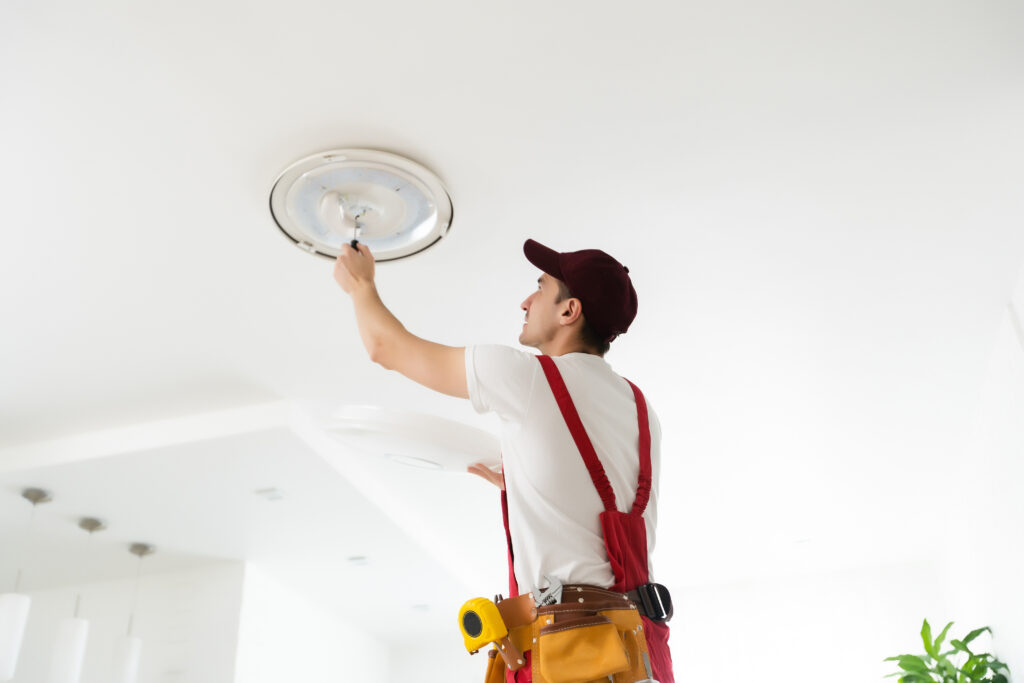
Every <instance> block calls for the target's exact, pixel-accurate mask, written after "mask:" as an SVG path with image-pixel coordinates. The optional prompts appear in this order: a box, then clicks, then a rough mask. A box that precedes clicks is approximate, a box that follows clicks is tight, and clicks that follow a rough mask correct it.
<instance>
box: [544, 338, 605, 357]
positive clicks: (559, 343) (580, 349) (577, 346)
mask: <svg viewBox="0 0 1024 683" xmlns="http://www.w3.org/2000/svg"><path fill="white" fill-rule="evenodd" d="M537 350H538V351H540V352H541V353H542V354H544V355H545V356H564V355H565V354H567V353H589V354H591V355H592V356H597V354H596V353H594V350H593V349H590V348H587V347H586V346H584V345H583V344H581V343H580V342H579V341H577V340H571V341H570V340H565V339H552V340H551V341H549V342H545V343H543V344H541V345H540V346H538V347H537ZM598 357H600V356H598Z"/></svg>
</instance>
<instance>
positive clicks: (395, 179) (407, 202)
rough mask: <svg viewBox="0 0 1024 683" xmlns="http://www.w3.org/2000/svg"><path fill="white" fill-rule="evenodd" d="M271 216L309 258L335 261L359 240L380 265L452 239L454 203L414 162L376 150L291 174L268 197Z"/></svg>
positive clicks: (321, 161) (342, 155) (333, 156)
mask: <svg viewBox="0 0 1024 683" xmlns="http://www.w3.org/2000/svg"><path fill="white" fill-rule="evenodd" d="M270 213H271V215H272V216H273V218H274V221H275V222H276V223H277V226H278V227H279V228H281V231H282V232H283V233H284V234H285V235H287V236H288V237H289V238H290V239H291V240H292V241H293V242H295V244H296V245H297V246H298V247H299V248H301V249H303V250H305V251H308V252H309V253H311V254H316V255H319V256H324V257H327V258H330V259H335V258H337V257H338V254H339V253H341V248H342V247H343V246H345V245H346V244H349V243H351V242H352V241H353V240H358V241H360V242H364V243H365V244H366V245H367V246H369V247H370V249H371V250H372V251H373V255H374V258H375V259H376V260H377V261H393V260H395V259H400V258H403V257H406V256H411V255H413V254H416V253H419V252H421V251H423V250H424V249H426V248H428V247H430V246H432V245H433V244H435V243H436V242H437V241H438V240H440V239H441V238H442V237H444V236H445V235H446V234H448V230H449V229H450V228H451V222H452V201H451V197H449V195H448V191H447V190H446V189H445V187H444V185H443V184H442V183H441V180H440V179H439V178H438V177H437V176H436V175H434V173H432V172H431V171H430V170H428V169H427V168H425V167H423V166H421V165H420V164H418V163H416V162H415V161H412V160H410V159H407V158H405V157H402V156H399V155H397V154H391V153H389V152H381V151H378V150H372V149H336V150H331V151H328V152H321V153H319V154H314V155H312V156H308V157H306V158H304V159H300V160H299V161H296V162H295V163H294V164H292V165H291V166H289V167H288V168H287V169H285V170H284V172H283V173H281V175H280V176H279V177H278V179H277V181H276V182H275V183H274V187H273V188H272V189H271V191H270Z"/></svg>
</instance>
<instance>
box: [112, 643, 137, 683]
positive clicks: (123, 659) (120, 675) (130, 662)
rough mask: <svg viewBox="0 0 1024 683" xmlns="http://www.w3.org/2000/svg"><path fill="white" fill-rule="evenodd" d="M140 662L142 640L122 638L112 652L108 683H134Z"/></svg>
mask: <svg viewBox="0 0 1024 683" xmlns="http://www.w3.org/2000/svg"><path fill="white" fill-rule="evenodd" d="M141 660H142V638H139V637H138V636H124V637H123V638H121V639H120V640H119V641H118V642H117V647H116V649H115V650H114V664H113V675H112V676H111V680H110V683H135V682H136V680H137V679H138V677H139V662H140V661H141Z"/></svg>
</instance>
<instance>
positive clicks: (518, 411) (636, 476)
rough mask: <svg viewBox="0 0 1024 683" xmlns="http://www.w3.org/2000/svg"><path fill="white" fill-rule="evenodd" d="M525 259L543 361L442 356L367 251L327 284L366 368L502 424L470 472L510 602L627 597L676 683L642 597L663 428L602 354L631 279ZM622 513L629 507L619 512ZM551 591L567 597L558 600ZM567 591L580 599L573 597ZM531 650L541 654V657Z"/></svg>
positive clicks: (594, 266)
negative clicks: (496, 499) (347, 299)
mask: <svg viewBox="0 0 1024 683" xmlns="http://www.w3.org/2000/svg"><path fill="white" fill-rule="evenodd" d="M523 251H524V254H525V255H526V258H527V259H528V260H529V261H530V262H531V263H533V264H534V265H535V266H537V267H538V268H539V269H540V270H541V271H542V273H541V276H540V277H539V278H538V279H537V289H536V290H535V291H534V292H533V293H532V294H530V296H528V297H527V298H526V300H524V301H523V302H522V304H520V308H522V310H523V311H524V312H525V321H524V324H523V328H522V331H521V333H520V336H519V343H520V344H522V345H524V346H530V347H533V348H536V349H537V350H538V351H540V353H541V355H540V356H535V355H533V354H530V353H526V352H523V351H519V350H516V349H513V348H511V347H505V346H494V345H486V346H475V347H474V346H469V347H465V348H461V347H451V346H445V345H442V344H436V343H434V342H430V341H427V340H425V339H421V338H419V337H417V336H415V335H413V334H412V333H410V332H409V331H408V330H406V329H405V327H403V326H402V324H401V323H400V322H399V321H398V319H397V318H395V316H394V315H392V314H391V312H390V311H389V310H388V309H387V308H386V307H385V306H384V304H383V302H382V301H381V299H380V297H379V296H378V294H377V290H376V286H375V284H374V260H373V255H372V254H371V253H370V250H369V248H368V247H367V246H366V245H364V244H359V245H358V246H357V247H356V248H345V249H343V250H342V253H341V255H340V256H339V257H338V260H337V262H336V264H335V268H334V277H335V280H337V282H338V284H339V285H340V286H341V288H342V289H343V290H344V291H345V292H347V293H348V294H349V295H350V296H351V298H352V302H353V305H354V307H355V314H356V321H357V324H358V326H359V333H360V335H361V337H362V341H363V345H364V346H365V347H366V350H367V352H368V353H369V355H370V359H371V360H372V361H374V362H375V363H379V364H380V365H382V366H384V367H385V368H387V369H389V370H396V371H398V372H400V373H402V374H403V375H405V376H406V377H408V378H409V379H412V380H413V381H416V382H418V383H420V384H422V385H424V386H426V387H428V388H430V389H433V390H435V391H439V392H441V393H444V394H448V395H450V396H457V397H459V398H468V399H470V401H471V402H472V405H473V408H474V409H475V410H476V411H477V412H481V413H484V412H495V413H497V414H498V415H499V416H500V417H501V419H502V425H503V429H502V438H501V444H502V465H503V468H502V472H492V471H491V470H489V469H488V468H486V467H484V466H482V465H474V466H473V467H470V471H471V472H473V473H474V474H478V475H480V476H482V477H484V478H486V479H488V480H489V481H491V482H492V483H494V484H495V485H497V486H498V487H499V488H501V489H502V490H503V493H502V503H503V512H504V513H505V515H504V516H505V526H506V534H507V537H508V545H509V564H510V576H509V581H510V591H511V595H512V596H517V595H518V594H519V587H523V589H524V591H526V590H530V589H534V592H535V595H534V597H537V595H536V593H537V592H538V591H537V588H536V587H538V586H542V585H543V584H545V583H547V584H548V588H550V589H551V590H552V591H553V592H554V593H555V598H554V599H556V600H557V601H558V602H559V603H560V604H564V605H568V604H569V603H570V601H572V602H575V600H577V599H578V601H579V602H580V603H583V602H584V601H585V599H587V600H590V601H591V602H590V604H592V605H598V606H600V605H603V604H605V603H604V602H602V601H610V600H612V599H613V598H614V599H615V601H616V604H615V605H614V607H615V608H618V609H621V608H622V606H623V602H622V600H623V599H624V598H625V599H627V600H631V601H632V602H627V603H626V604H627V606H629V607H631V608H633V609H632V613H633V618H635V619H636V628H635V629H634V631H635V632H637V633H639V632H641V631H642V632H644V634H645V636H646V638H645V641H646V647H644V652H643V657H644V658H645V659H646V657H647V656H648V655H649V659H650V666H649V667H647V668H648V673H647V677H650V676H651V673H653V677H654V678H656V679H657V680H658V681H659V682H660V683H673V676H672V670H671V658H670V655H669V650H668V627H667V626H666V625H665V624H664V623H663V622H664V621H665V620H667V617H669V616H671V603H670V602H669V598H668V595H667V592H657V591H654V592H652V591H651V590H650V589H649V586H655V585H656V584H652V583H650V581H651V580H652V579H651V577H650V572H649V569H650V564H649V557H648V551H649V550H650V551H653V549H654V541H655V533H654V532H655V525H656V521H657V499H658V494H657V491H658V488H657V481H658V471H659V463H660V450H661V449H660V445H661V428H660V424H659V422H658V419H657V416H656V415H655V413H654V411H653V410H652V409H651V408H650V406H649V405H648V404H647V402H646V401H645V400H644V399H643V395H642V394H641V392H640V390H639V389H638V388H637V387H636V386H635V385H633V384H632V383H631V382H629V381H628V380H625V379H623V378H622V377H620V376H619V375H617V374H616V373H615V372H614V371H613V370H612V369H611V366H610V365H608V363H607V362H606V361H605V360H604V359H603V356H604V354H605V353H606V352H607V351H608V349H609V346H610V344H611V342H612V341H613V340H614V339H615V337H616V336H617V335H619V334H622V333H623V332H625V331H626V330H627V329H628V328H629V325H630V324H631V323H632V321H633V319H634V317H635V316H636V311H637V298H636V292H635V290H634V289H633V284H632V281H631V279H630V277H629V274H628V273H629V270H628V269H627V268H625V267H624V266H622V264H620V263H619V262H618V261H616V260H615V259H614V258H612V257H611V256H609V255H608V254H606V253H604V252H603V251H599V250H596V249H587V250H583V251H576V252H566V253H559V252H557V251H554V250H552V249H550V248H548V247H545V246H543V245H541V244H539V243H537V242H535V241H533V240H527V241H526V243H525V244H524V246H523ZM629 505H632V506H633V507H632V510H631V511H630V512H629V513H626V512H623V511H622V510H623V509H626V510H630V508H629ZM558 584H562V585H564V586H566V587H571V588H570V591H569V592H568V593H561V594H559V592H558V591H557V590H556V589H557V586H558ZM591 587H593V588H594V590H591ZM659 588H660V589H661V590H662V591H663V588H661V587H659ZM607 589H610V591H609V590H607ZM572 591H578V595H580V596H585V597H579V598H574V597H573V596H574V595H577V593H573V592H572ZM611 591H614V592H611ZM662 601H663V602H664V603H667V604H668V607H667V608H665V607H664V604H662ZM609 604H610V603H609ZM587 606H590V605H587ZM659 606H660V607H659ZM530 607H531V608H532V607H533V603H532V602H531V603H530ZM571 607H573V608H577V607H578V606H576V605H571ZM538 609H541V610H543V609H545V608H538ZM546 609H559V608H558V607H550V608H546ZM659 610H660V611H659ZM566 615H567V616H571V615H568V614H567V613H566ZM536 616H537V610H534V611H533V613H532V616H531V618H535V617H536ZM554 618H555V615H552V619H554ZM506 621H507V620H506ZM547 623H550V621H548V622H547ZM523 628H526V626H523ZM537 628H539V627H537ZM511 630H512V629H511V625H510V631H511ZM620 630H621V626H620ZM538 632H539V633H540V634H541V635H544V633H545V632H544V631H536V630H535V631H533V633H534V637H533V638H532V642H533V643H536V642H537V640H536V638H537V636H536V634H537V633H538ZM528 635H529V632H527V636H528ZM530 640H531V639H530V638H528V637H527V638H526V639H525V640H524V641H523V642H525V643H526V644H527V646H526V647H521V648H520V649H523V650H526V649H528V646H529V643H530ZM533 647H534V648H535V649H536V648H538V646H536V645H534V646H533ZM539 650H540V652H541V654H540V655H539V658H540V659H543V658H544V656H545V655H544V653H545V652H548V651H552V649H551V648H549V649H548V650H545V649H544V648H539ZM637 659H639V657H637ZM525 660H526V662H525V666H523V663H522V661H521V660H519V665H520V666H522V667H523V668H520V669H518V670H515V671H508V672H507V675H508V680H509V681H517V682H522V681H530V680H531V675H534V673H536V672H537V671H538V668H537V663H536V662H533V663H532V666H531V661H530V653H529V652H526V656H525ZM492 661H493V656H492ZM498 661H501V659H500V658H499V659H498ZM633 664H634V665H636V666H640V665H639V663H636V662H634V663H633ZM645 664H646V662H645ZM492 666H494V665H493V664H492ZM509 666H510V667H512V666H515V662H513V663H511V664H510V665H509ZM652 668H653V672H652V671H650V669H652ZM638 670H639V671H641V672H642V671H643V668H640V669H638ZM531 672H534V673H531ZM499 675H500V674H499ZM536 675H537V677H538V678H548V677H546V676H542V675H541V674H536ZM596 677H597V676H595V678H596ZM600 677H601V678H602V679H603V678H604V677H603V676H600ZM644 677H645V676H644V675H643V674H642V673H641V674H640V675H639V676H638V677H637V678H633V679H631V680H638V679H639V678H644ZM566 680H569V679H566ZM616 680H619V679H616Z"/></svg>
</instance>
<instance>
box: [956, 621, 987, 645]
mask: <svg viewBox="0 0 1024 683" xmlns="http://www.w3.org/2000/svg"><path fill="white" fill-rule="evenodd" d="M985 631H988V632H989V633H992V629H990V628H989V627H988V626H983V627H981V628H976V629H974V630H973V631H971V632H970V633H968V634H967V637H966V638H964V640H963V643H964V645H967V643H969V642H971V641H972V640H974V639H975V638H977V637H978V636H980V635H981V634H982V633H984V632H985Z"/></svg>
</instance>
